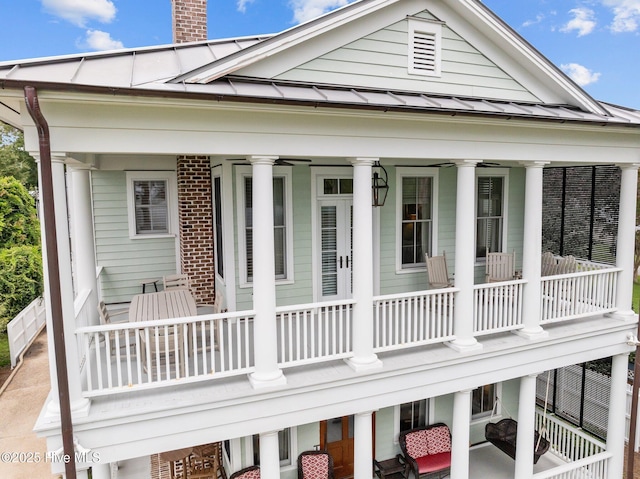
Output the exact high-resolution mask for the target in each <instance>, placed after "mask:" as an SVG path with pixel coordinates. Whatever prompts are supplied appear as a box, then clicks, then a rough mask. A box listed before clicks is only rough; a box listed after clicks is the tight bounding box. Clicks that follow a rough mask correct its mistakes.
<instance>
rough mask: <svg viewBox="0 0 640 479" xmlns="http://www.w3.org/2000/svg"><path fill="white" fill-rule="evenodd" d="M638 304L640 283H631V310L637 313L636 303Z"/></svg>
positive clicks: (639, 300)
mask: <svg viewBox="0 0 640 479" xmlns="http://www.w3.org/2000/svg"><path fill="white" fill-rule="evenodd" d="M639 302H640V283H636V282H634V283H633V304H632V306H631V307H632V308H633V310H634V311H635V312H636V313H637V312H638V308H639V306H638V303H639Z"/></svg>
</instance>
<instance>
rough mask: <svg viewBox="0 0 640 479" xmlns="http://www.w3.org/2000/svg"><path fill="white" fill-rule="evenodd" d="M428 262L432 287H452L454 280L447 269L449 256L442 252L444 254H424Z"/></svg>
mask: <svg viewBox="0 0 640 479" xmlns="http://www.w3.org/2000/svg"><path fill="white" fill-rule="evenodd" d="M424 256H425V260H426V263H427V274H428V275H429V287H430V288H451V287H453V280H452V279H451V278H449V272H448V271H447V257H446V255H445V253H444V251H443V252H442V256H431V257H429V256H428V255H426V254H425V255H424Z"/></svg>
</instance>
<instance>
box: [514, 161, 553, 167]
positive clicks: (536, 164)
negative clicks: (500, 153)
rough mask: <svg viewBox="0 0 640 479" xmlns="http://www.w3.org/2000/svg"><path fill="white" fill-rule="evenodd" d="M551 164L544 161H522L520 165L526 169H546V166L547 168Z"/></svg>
mask: <svg viewBox="0 0 640 479" xmlns="http://www.w3.org/2000/svg"><path fill="white" fill-rule="evenodd" d="M550 163H551V162H550V161H544V160H534V161H521V162H520V164H521V165H522V166H524V167H525V168H544V167H545V166H547V165H548V164H550Z"/></svg>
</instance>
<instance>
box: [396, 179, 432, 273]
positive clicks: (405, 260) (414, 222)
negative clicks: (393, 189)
mask: <svg viewBox="0 0 640 479" xmlns="http://www.w3.org/2000/svg"><path fill="white" fill-rule="evenodd" d="M436 174H437V173H436V172H433V171H431V170H426V169H425V170H421V169H418V170H417V173H416V169H407V168H398V169H397V181H396V184H397V192H398V193H397V204H398V211H397V217H398V245H399V247H398V266H399V268H398V269H399V270H411V269H412V268H418V269H420V270H422V269H423V268H424V265H425V255H426V254H428V255H429V256H431V254H432V251H433V247H434V241H435V237H436V231H435V230H436V212H437V208H436V206H435V199H436V197H437V194H436V188H437V187H436V185H437V177H436Z"/></svg>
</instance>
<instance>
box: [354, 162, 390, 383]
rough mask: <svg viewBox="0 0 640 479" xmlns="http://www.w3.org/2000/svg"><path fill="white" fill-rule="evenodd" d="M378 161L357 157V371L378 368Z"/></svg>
mask: <svg viewBox="0 0 640 479" xmlns="http://www.w3.org/2000/svg"><path fill="white" fill-rule="evenodd" d="M375 161H376V159H375V158H353V159H351V164H352V165H353V261H352V264H353V266H352V271H353V299H354V300H355V304H354V305H353V336H352V337H353V357H352V358H349V359H348V360H347V364H349V366H351V367H352V368H353V369H354V370H356V371H362V370H367V369H373V368H378V367H381V366H382V362H381V361H380V360H379V359H378V357H377V356H376V355H375V353H374V352H373V239H372V235H371V232H372V230H373V206H372V202H373V197H372V190H371V167H372V165H373V164H374V162H375Z"/></svg>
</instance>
